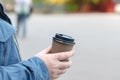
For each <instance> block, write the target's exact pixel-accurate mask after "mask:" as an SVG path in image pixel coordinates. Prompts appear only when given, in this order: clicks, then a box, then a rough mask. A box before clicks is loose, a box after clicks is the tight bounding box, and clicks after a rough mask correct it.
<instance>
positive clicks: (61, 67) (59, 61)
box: [36, 48, 74, 80]
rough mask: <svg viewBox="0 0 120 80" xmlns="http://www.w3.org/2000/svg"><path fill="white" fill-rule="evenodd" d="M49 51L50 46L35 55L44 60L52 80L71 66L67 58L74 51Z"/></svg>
mask: <svg viewBox="0 0 120 80" xmlns="http://www.w3.org/2000/svg"><path fill="white" fill-rule="evenodd" d="M50 51H51V48H47V49H44V50H43V51H41V52H40V53H38V54H37V55H36V56H37V57H38V58H40V59H42V60H43V61H44V62H45V64H46V66H47V68H48V70H49V73H50V80H54V79H56V78H58V77H59V76H60V75H62V74H64V73H65V72H66V70H67V69H68V68H69V67H70V66H71V61H69V58H70V57H72V56H73V55H74V52H73V51H69V52H60V53H54V54H52V53H51V54H49V53H50ZM64 60H68V61H64Z"/></svg>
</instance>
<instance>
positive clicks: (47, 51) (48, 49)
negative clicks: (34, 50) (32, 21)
mask: <svg viewBox="0 0 120 80" xmlns="http://www.w3.org/2000/svg"><path fill="white" fill-rule="evenodd" d="M50 51H51V46H49V47H48V48H46V49H44V50H42V51H41V52H40V53H42V54H47V53H50Z"/></svg>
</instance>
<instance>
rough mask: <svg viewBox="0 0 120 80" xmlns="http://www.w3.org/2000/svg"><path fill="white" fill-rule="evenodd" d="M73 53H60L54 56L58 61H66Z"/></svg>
mask: <svg viewBox="0 0 120 80" xmlns="http://www.w3.org/2000/svg"><path fill="white" fill-rule="evenodd" d="M74 54H75V53H74V51H69V52H61V53H56V54H54V55H55V56H56V58H57V59H58V60H66V59H68V58H70V57H72V56H73V55H74Z"/></svg>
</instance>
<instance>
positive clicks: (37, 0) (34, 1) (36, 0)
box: [33, 0, 44, 3]
mask: <svg viewBox="0 0 120 80" xmlns="http://www.w3.org/2000/svg"><path fill="white" fill-rule="evenodd" d="M43 1H44V0H33V3H40V2H43Z"/></svg>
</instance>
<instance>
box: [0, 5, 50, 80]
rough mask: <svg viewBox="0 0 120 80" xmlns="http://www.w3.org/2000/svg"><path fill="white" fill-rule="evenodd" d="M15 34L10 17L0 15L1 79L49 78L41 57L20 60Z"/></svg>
mask: <svg viewBox="0 0 120 80" xmlns="http://www.w3.org/2000/svg"><path fill="white" fill-rule="evenodd" d="M0 6H1V4H0ZM3 15H6V14H5V13H3ZM4 18H5V19H4ZM7 20H9V21H7ZM13 34H15V27H13V26H12V25H11V24H10V19H9V18H8V17H7V16H5V17H2V18H1V17H0V80H49V72H48V69H47V67H46V65H45V64H44V62H43V61H42V60H41V59H39V58H37V57H32V58H30V59H28V60H26V61H21V60H20V55H19V51H18V48H17V45H16V42H15V39H14V36H13Z"/></svg>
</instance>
